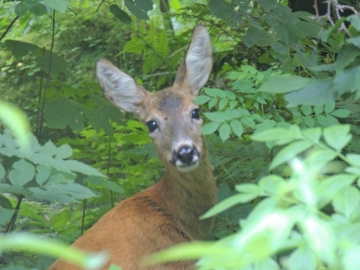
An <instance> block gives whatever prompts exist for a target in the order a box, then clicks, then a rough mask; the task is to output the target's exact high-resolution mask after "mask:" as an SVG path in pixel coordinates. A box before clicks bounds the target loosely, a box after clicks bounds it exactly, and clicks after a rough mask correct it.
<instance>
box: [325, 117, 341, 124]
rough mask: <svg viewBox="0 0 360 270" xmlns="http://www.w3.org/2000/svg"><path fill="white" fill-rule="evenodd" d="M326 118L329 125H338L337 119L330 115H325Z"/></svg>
mask: <svg viewBox="0 0 360 270" xmlns="http://www.w3.org/2000/svg"><path fill="white" fill-rule="evenodd" d="M325 117H326V120H327V122H328V123H329V126H336V125H339V124H340V123H339V121H338V120H337V119H336V118H335V117H334V116H332V115H329V114H328V115H326V116H325Z"/></svg>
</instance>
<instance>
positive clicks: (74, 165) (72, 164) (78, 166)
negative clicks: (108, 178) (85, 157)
mask: <svg viewBox="0 0 360 270" xmlns="http://www.w3.org/2000/svg"><path fill="white" fill-rule="evenodd" d="M65 164H66V167H67V168H68V169H69V170H71V171H73V172H79V173H82V174H85V175H94V176H100V177H105V176H104V175H103V174H102V173H101V172H99V171H98V170H97V169H95V168H93V167H90V166H89V165H86V164H84V163H81V162H80V161H77V160H66V161H65Z"/></svg>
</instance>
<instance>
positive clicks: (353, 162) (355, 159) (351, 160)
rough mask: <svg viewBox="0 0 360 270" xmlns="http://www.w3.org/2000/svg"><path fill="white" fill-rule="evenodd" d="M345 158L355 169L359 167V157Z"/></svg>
mask: <svg viewBox="0 0 360 270" xmlns="http://www.w3.org/2000/svg"><path fill="white" fill-rule="evenodd" d="M346 158H347V161H348V162H349V164H350V165H352V166H355V167H360V155H357V154H347V155H346Z"/></svg>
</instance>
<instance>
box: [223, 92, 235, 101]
mask: <svg viewBox="0 0 360 270" xmlns="http://www.w3.org/2000/svg"><path fill="white" fill-rule="evenodd" d="M224 92H225V94H226V97H227V98H228V99H232V100H234V99H236V95H235V93H234V92H232V91H228V90H226V91H224Z"/></svg>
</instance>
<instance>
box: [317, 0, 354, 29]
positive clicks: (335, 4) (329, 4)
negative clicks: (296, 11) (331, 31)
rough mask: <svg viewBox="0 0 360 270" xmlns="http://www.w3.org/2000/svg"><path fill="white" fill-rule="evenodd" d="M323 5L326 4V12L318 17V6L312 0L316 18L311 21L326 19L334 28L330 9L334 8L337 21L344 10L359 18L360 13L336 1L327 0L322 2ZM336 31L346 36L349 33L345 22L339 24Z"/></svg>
mask: <svg viewBox="0 0 360 270" xmlns="http://www.w3.org/2000/svg"><path fill="white" fill-rule="evenodd" d="M323 3H325V4H327V11H326V14H324V15H320V14H319V9H318V5H317V0H314V9H315V14H316V16H314V17H312V19H317V20H320V19H326V20H327V21H328V22H329V23H330V24H331V25H332V26H334V25H335V23H334V20H333V19H332V17H331V7H333V8H334V12H335V15H336V19H337V20H339V19H341V14H340V12H344V11H345V10H350V11H351V12H352V13H354V15H356V16H357V17H359V16H360V13H359V12H358V11H357V10H356V9H355V8H354V7H352V6H349V5H342V4H339V2H338V0H327V1H324V2H323ZM338 31H339V32H340V31H344V32H345V33H346V34H347V35H348V36H350V32H349V30H348V29H347V27H346V24H345V22H342V23H341V25H340V27H339V29H338Z"/></svg>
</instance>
